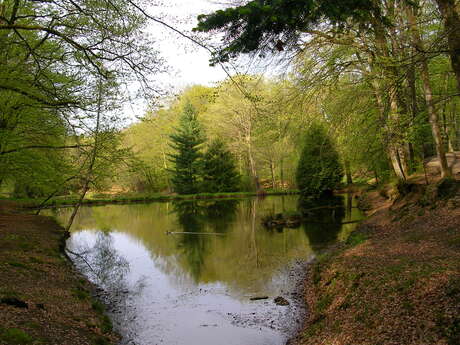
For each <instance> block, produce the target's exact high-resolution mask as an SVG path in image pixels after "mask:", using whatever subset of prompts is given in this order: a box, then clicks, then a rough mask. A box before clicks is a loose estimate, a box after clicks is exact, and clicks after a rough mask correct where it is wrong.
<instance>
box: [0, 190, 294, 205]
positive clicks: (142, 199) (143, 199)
mask: <svg viewBox="0 0 460 345" xmlns="http://www.w3.org/2000/svg"><path fill="white" fill-rule="evenodd" d="M298 194H299V191H297V190H292V191H266V192H263V193H256V192H236V193H214V194H207V193H204V194H192V195H145V196H144V195H139V196H115V197H112V198H91V199H89V198H87V199H83V202H82V205H90V206H100V205H110V204H131V203H133V204H135V203H149V202H168V201H193V200H229V199H243V198H249V197H267V196H277V195H298ZM43 201H44V199H14V198H4V199H0V203H1V202H13V203H16V204H17V205H18V206H19V207H22V208H25V209H38V208H40V206H41V204H42V203H43ZM78 201H79V200H78V198H69V199H65V198H64V199H63V198H55V199H51V200H49V201H47V202H46V203H45V204H44V205H43V206H41V208H43V209H45V208H54V207H73V206H75V205H76V204H78Z"/></svg>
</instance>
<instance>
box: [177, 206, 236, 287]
mask: <svg viewBox="0 0 460 345" xmlns="http://www.w3.org/2000/svg"><path fill="white" fill-rule="evenodd" d="M237 205H238V201H237V200H219V201H218V202H216V201H211V202H210V201H175V202H173V209H174V212H175V213H177V219H178V222H179V225H180V226H181V232H188V233H189V234H178V235H176V236H178V237H177V238H178V242H177V247H178V248H179V249H180V250H181V252H182V253H183V255H184V257H185V259H186V262H187V264H188V267H189V269H190V273H191V275H192V277H193V279H194V280H195V281H196V282H198V281H200V277H201V275H202V272H203V267H204V263H205V258H206V256H207V255H208V252H209V241H210V240H211V239H212V236H210V235H199V234H202V233H217V234H224V233H226V232H227V231H228V229H229V226H230V224H231V223H232V221H233V220H234V218H235V214H236V209H237ZM208 228H209V230H210V231H208Z"/></svg>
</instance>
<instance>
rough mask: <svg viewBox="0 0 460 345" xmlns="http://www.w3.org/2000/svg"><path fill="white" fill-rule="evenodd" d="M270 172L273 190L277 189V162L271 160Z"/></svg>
mask: <svg viewBox="0 0 460 345" xmlns="http://www.w3.org/2000/svg"><path fill="white" fill-rule="evenodd" d="M270 172H271V175H272V189H275V188H276V180H275V162H273V160H270Z"/></svg>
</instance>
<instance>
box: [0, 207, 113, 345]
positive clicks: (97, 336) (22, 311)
mask: <svg viewBox="0 0 460 345" xmlns="http://www.w3.org/2000/svg"><path fill="white" fill-rule="evenodd" d="M15 210H16V205H15V204H14V203H12V202H4V201H0V272H1V274H0V344H1V345H15V344H21V345H22V344H37V345H38V344H49V345H51V344H52V345H62V344H79V345H80V344H81V345H104V344H111V343H114V342H115V340H116V339H117V337H116V336H115V335H114V334H113V333H112V330H111V323H110V320H109V319H108V318H107V317H106V316H104V314H103V306H102V305H101V304H99V303H98V302H96V301H95V300H94V299H92V297H91V295H90V292H89V291H90V290H91V286H90V285H89V284H88V283H87V281H86V280H85V279H83V278H82V277H81V276H79V275H78V273H76V271H75V270H74V269H73V266H72V264H71V263H70V262H69V261H68V260H67V259H66V257H65V256H64V254H63V252H62V246H63V244H64V242H63V241H64V230H63V229H62V228H61V227H60V226H58V225H57V224H56V223H55V222H54V221H53V220H52V219H51V218H48V217H42V216H34V215H28V214H19V213H15Z"/></svg>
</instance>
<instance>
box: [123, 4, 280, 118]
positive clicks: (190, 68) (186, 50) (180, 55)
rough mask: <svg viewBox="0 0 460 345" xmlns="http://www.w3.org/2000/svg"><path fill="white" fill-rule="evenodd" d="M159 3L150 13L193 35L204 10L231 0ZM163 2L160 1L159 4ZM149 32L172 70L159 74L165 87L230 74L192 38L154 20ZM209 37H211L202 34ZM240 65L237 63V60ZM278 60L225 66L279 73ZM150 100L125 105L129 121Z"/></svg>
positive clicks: (212, 80)
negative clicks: (212, 61) (215, 64)
mask: <svg viewBox="0 0 460 345" xmlns="http://www.w3.org/2000/svg"><path fill="white" fill-rule="evenodd" d="M157 1H158V4H157V5H151V6H150V7H149V8H148V13H149V14H150V15H152V16H153V17H155V18H161V19H162V20H163V21H164V22H166V23H167V24H169V25H171V26H173V27H174V28H176V29H178V30H180V31H181V32H184V33H186V34H192V35H193V33H191V29H192V28H194V27H195V26H196V25H197V19H196V18H197V16H198V15H199V14H202V13H211V12H213V11H216V10H217V9H222V8H224V7H225V2H226V1H227V2H229V0H167V1H163V0H157ZM160 3H161V4H160ZM148 32H149V33H150V34H151V35H152V38H153V39H154V40H155V41H156V45H155V47H154V49H155V50H157V51H159V52H160V54H161V56H162V57H163V58H164V59H165V60H166V62H167V65H168V66H169V69H170V71H169V73H167V74H163V75H161V76H157V80H158V86H160V85H162V87H163V88H164V89H165V90H170V89H172V91H173V93H176V94H177V93H178V92H180V91H181V90H183V89H184V88H185V87H187V86H190V85H196V84H201V85H208V86H213V85H215V84H216V83H217V82H219V81H222V80H224V79H225V78H226V77H227V74H226V73H225V72H224V71H223V69H222V67H220V66H216V67H211V66H209V59H210V53H209V52H208V51H207V50H205V49H204V48H202V47H199V46H197V45H196V44H195V43H193V42H192V41H190V40H188V39H186V38H184V37H182V36H180V35H179V34H177V33H175V32H173V31H172V30H170V29H168V28H166V27H165V26H163V25H161V24H158V23H154V22H151V23H150V24H149V28H148ZM203 37H208V38H209V36H203ZM219 41H220V39H219V37H213V42H214V43H218V42H219ZM236 64H238V62H237V63H236ZM280 66H281V65H280V64H279V63H271V62H270V61H268V60H259V59H258V60H251V59H249V58H247V57H243V58H241V59H240V60H239V67H234V65H233V64H232V67H230V66H226V67H227V71H228V72H229V73H230V74H235V73H236V72H239V73H265V72H266V73H267V74H271V75H274V74H276V70H277V67H278V68H280ZM147 104H148V101H147V100H144V101H136V102H131V103H130V104H126V106H125V107H124V113H125V115H126V117H128V119H130V120H128V122H132V121H135V120H136V118H140V117H142V116H143V115H144V114H145V112H146V110H147Z"/></svg>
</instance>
